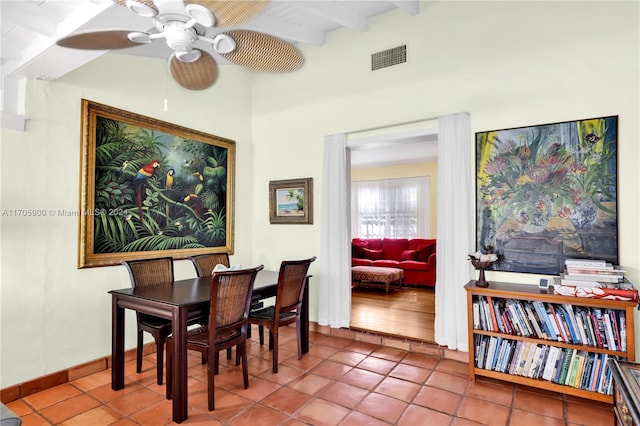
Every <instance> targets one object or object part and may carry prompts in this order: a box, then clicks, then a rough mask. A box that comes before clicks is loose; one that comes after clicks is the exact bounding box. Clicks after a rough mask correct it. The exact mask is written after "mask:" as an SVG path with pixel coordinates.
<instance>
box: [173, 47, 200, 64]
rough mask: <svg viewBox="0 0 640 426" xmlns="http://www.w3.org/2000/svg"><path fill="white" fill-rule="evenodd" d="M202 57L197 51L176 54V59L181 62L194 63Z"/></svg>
mask: <svg viewBox="0 0 640 426" xmlns="http://www.w3.org/2000/svg"><path fill="white" fill-rule="evenodd" d="M201 56H202V52H201V51H200V50H198V49H192V50H190V51H189V52H176V58H177V59H178V60H179V61H181V62H195V61H197V60H198V59H200V57H201Z"/></svg>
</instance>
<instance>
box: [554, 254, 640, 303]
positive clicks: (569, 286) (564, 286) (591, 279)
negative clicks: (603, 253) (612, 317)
mask: <svg viewBox="0 0 640 426" xmlns="http://www.w3.org/2000/svg"><path fill="white" fill-rule="evenodd" d="M554 292H555V293H556V294H563V295H574V296H579V297H595V298H600V299H618V300H638V291H637V290H636V289H634V288H633V285H632V284H631V283H630V282H629V281H628V280H627V279H626V277H625V271H624V269H621V268H620V267H619V266H617V265H612V264H611V263H608V262H606V261H605V260H601V259H566V260H565V273H564V274H561V275H560V278H558V279H556V285H555V286H554Z"/></svg>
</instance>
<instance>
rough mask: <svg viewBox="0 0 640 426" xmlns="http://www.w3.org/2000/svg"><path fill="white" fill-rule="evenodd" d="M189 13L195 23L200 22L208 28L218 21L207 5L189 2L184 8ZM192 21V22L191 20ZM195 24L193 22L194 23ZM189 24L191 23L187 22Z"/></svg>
mask: <svg viewBox="0 0 640 426" xmlns="http://www.w3.org/2000/svg"><path fill="white" fill-rule="evenodd" d="M184 9H185V10H186V12H187V14H188V15H189V16H190V17H191V19H192V20H193V21H194V24H195V23H198V24H200V25H202V26H203V27H206V28H211V27H213V26H214V25H215V23H216V18H215V17H214V16H213V13H211V11H210V10H209V9H207V8H206V7H204V6H202V5H199V4H188V5H186V6H185V8H184ZM189 23H191V22H189ZM192 25H193V24H192ZM187 26H189V24H187Z"/></svg>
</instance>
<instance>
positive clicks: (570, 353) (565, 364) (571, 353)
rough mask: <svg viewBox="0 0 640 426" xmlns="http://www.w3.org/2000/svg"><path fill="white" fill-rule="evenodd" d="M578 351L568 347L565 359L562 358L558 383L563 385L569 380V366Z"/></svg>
mask: <svg viewBox="0 0 640 426" xmlns="http://www.w3.org/2000/svg"><path fill="white" fill-rule="evenodd" d="M576 352H577V351H576V349H569V348H567V352H566V353H565V356H564V359H563V360H562V366H561V368H560V375H559V376H558V383H559V384H561V385H564V384H565V382H566V380H567V376H568V373H569V366H570V365H571V362H572V361H573V358H574V357H575V353H576Z"/></svg>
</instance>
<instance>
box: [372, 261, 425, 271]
mask: <svg viewBox="0 0 640 426" xmlns="http://www.w3.org/2000/svg"><path fill="white" fill-rule="evenodd" d="M378 262H379V261H378ZM398 268H402V269H404V270H405V271H426V270H427V269H429V264H428V263H426V262H418V261H417V260H404V261H402V262H400V263H399V264H398Z"/></svg>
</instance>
